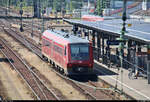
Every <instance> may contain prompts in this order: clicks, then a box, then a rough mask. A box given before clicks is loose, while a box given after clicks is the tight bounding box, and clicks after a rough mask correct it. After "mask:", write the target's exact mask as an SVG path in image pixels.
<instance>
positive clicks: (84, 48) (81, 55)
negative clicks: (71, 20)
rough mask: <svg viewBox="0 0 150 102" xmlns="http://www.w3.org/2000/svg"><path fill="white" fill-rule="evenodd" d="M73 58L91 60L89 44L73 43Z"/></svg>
mask: <svg viewBox="0 0 150 102" xmlns="http://www.w3.org/2000/svg"><path fill="white" fill-rule="evenodd" d="M71 59H72V60H89V44H72V45H71Z"/></svg>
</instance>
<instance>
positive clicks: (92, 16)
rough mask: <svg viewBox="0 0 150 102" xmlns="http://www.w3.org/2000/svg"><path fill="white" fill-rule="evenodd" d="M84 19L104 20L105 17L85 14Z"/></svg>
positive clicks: (92, 20) (91, 20)
mask: <svg viewBox="0 0 150 102" xmlns="http://www.w3.org/2000/svg"><path fill="white" fill-rule="evenodd" d="M82 20H84V21H90V22H96V21H104V18H103V17H100V16H95V15H83V16H82Z"/></svg>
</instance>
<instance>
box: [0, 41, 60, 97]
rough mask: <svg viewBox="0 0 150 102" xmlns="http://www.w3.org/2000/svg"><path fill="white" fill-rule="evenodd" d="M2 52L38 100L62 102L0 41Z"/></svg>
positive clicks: (5, 43)
mask: <svg viewBox="0 0 150 102" xmlns="http://www.w3.org/2000/svg"><path fill="white" fill-rule="evenodd" d="M0 44H1V49H0V50H1V52H2V53H3V55H4V56H5V57H6V58H7V59H8V61H9V62H10V64H11V65H12V66H13V68H14V69H15V70H16V71H17V72H18V74H19V75H20V76H21V77H22V78H23V79H24V80H25V82H26V83H27V85H28V86H29V87H30V88H31V90H32V92H33V93H34V95H35V96H36V98H37V99H38V100H60V99H59V98H58V97H57V95H56V94H55V93H54V92H53V91H52V90H50V89H49V88H47V87H46V85H45V84H44V83H43V82H42V80H41V79H40V78H39V77H38V75H37V74H36V73H35V72H34V71H32V69H31V68H30V67H29V66H28V65H27V64H26V63H25V61H23V59H21V58H20V57H19V56H18V55H17V53H16V52H14V51H13V50H12V49H11V48H10V47H9V46H8V44H7V42H6V41H5V40H3V39H0Z"/></svg>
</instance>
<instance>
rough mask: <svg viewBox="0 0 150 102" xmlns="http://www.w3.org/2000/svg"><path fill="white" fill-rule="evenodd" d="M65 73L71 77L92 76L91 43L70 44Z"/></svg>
mask: <svg viewBox="0 0 150 102" xmlns="http://www.w3.org/2000/svg"><path fill="white" fill-rule="evenodd" d="M68 56H69V58H68V59H69V61H68V64H67V71H68V73H69V74H72V75H79V74H82V75H83V74H86V75H87V74H93V49H92V44H91V43H76V44H70V45H69V49H68Z"/></svg>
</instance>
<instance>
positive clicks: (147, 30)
mask: <svg viewBox="0 0 150 102" xmlns="http://www.w3.org/2000/svg"><path fill="white" fill-rule="evenodd" d="M65 21H67V22H69V23H71V24H76V25H79V26H82V27H85V28H89V29H93V30H99V31H106V32H110V33H108V34H115V35H117V36H119V35H120V34H121V29H122V23H123V22H122V20H121V19H113V20H104V21H99V22H88V21H81V20H66V19H65ZM126 23H127V24H129V23H130V24H132V26H131V27H127V26H126V31H127V33H125V37H127V38H128V39H134V40H136V41H139V42H143V43H147V44H150V23H146V22H143V21H140V20H135V19H128V20H127V21H126Z"/></svg>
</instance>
